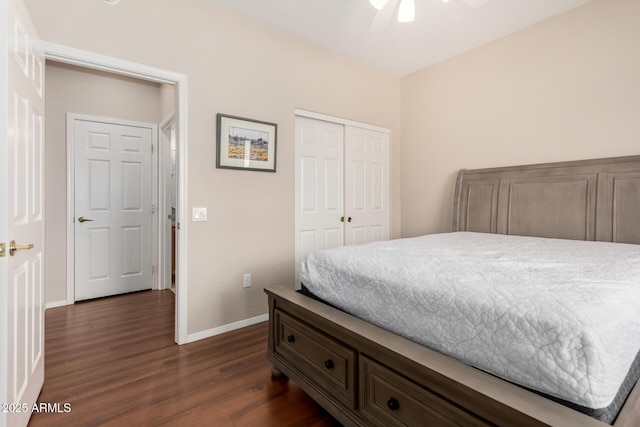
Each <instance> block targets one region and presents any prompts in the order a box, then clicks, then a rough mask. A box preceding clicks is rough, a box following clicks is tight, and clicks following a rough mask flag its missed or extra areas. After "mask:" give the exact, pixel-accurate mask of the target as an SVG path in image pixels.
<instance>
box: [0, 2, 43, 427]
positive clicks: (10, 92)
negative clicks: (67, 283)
mask: <svg viewBox="0 0 640 427" xmlns="http://www.w3.org/2000/svg"><path fill="white" fill-rule="evenodd" d="M0 17H1V18H0V20H1V21H2V25H0V28H1V30H0V31H1V32H2V34H1V35H0V37H1V39H0V49H2V51H1V52H0V55H2V66H1V68H0V403H2V404H3V407H2V410H1V411H0V427H8V426H10V427H21V426H26V425H27V423H28V422H29V418H30V416H31V411H32V408H33V405H34V403H35V402H36V399H37V398H38V394H39V393H40V390H41V388H42V384H43V382H44V179H43V178H44V174H43V168H44V164H43V163H44V162H43V154H44V55H43V54H42V52H41V51H39V49H38V37H37V34H36V32H35V29H34V26H33V24H32V23H31V19H30V18H29V15H28V13H27V10H26V8H25V7H24V4H23V3H22V1H21V0H0ZM5 64H6V65H5ZM5 404H6V405H7V406H4V405H5Z"/></svg>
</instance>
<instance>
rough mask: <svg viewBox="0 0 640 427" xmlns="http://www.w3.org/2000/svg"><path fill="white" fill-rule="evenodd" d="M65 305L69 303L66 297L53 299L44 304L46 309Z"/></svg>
mask: <svg viewBox="0 0 640 427" xmlns="http://www.w3.org/2000/svg"><path fill="white" fill-rule="evenodd" d="M65 305H69V303H68V302H67V300H66V299H63V300H60V301H52V302H48V303H46V304H45V305H44V309H45V310H48V309H50V308H56V307H62V306H65Z"/></svg>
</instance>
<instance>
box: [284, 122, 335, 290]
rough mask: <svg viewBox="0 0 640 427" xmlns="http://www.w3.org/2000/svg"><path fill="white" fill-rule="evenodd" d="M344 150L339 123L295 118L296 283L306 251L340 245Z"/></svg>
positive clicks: (307, 252)
mask: <svg viewBox="0 0 640 427" xmlns="http://www.w3.org/2000/svg"><path fill="white" fill-rule="evenodd" d="M343 150H344V131H343V127H342V126H341V125H338V124H335V123H329V122H323V121H319V120H312V119H307V118H304V117H296V179H295V181H296V184H295V185H296V190H295V191H296V201H295V203H296V230H295V235H296V237H295V238H296V257H295V259H296V284H298V283H299V277H300V276H299V270H300V262H301V261H302V260H303V259H304V257H305V256H306V255H307V254H309V253H311V252H314V251H318V250H321V249H329V248H333V247H336V246H342V245H343V242H344V240H343V236H344V226H343V223H342V222H341V221H340V218H341V216H342V215H343V210H344V209H343V206H344V201H343V200H344V196H343V185H344V184H343V162H344V152H343Z"/></svg>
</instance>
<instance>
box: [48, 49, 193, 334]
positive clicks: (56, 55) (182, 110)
mask: <svg viewBox="0 0 640 427" xmlns="http://www.w3.org/2000/svg"><path fill="white" fill-rule="evenodd" d="M43 47H44V51H45V56H46V58H47V59H48V60H50V61H55V62H59V63H63V64H70V65H75V66H79V67H82V68H86V69H89V70H97V71H101V72H106V73H113V74H115V75H120V76H128V77H133V78H136V79H140V80H142V81H146V82H154V83H160V84H166V85H171V86H173V87H174V88H175V95H174V101H175V118H176V157H177V162H176V179H177V185H178V191H177V202H176V228H177V235H176V243H177V244H176V278H175V281H176V284H177V289H176V310H175V312H176V319H175V320H176V321H175V340H176V342H177V343H178V344H184V343H186V342H187V340H188V338H187V310H186V308H187V307H186V289H187V282H186V281H187V277H186V274H184V272H185V271H186V262H187V241H186V226H187V224H186V222H185V221H182V216H183V215H184V213H185V212H186V180H185V178H186V172H185V171H186V166H187V159H186V153H187V130H186V125H187V116H186V105H187V90H186V86H187V78H186V76H184V75H181V74H177V73H173V72H170V71H166V70H161V69H157V68H154V67H148V66H145V65H142V64H137V63H133V62H129V61H123V60H120V59H117V58H112V57H108V56H103V55H97V54H94V53H91V52H86V51H81V50H77V49H72V48H68V47H66V46H61V45H56V44H52V43H47V42H44V43H43ZM159 181H160V182H159V183H157V184H158V185H159V186H162V187H164V186H163V185H162V180H159ZM160 191H162V189H161V190H160ZM71 211H72V209H71V207H70V206H67V212H71ZM157 213H158V215H157V216H158V217H159V218H166V217H167V212H165V208H164V206H163V205H159V206H158V207H157ZM66 220H67V221H68V222H67V232H68V230H73V227H72V223H71V221H72V220H73V215H68V214H67V218H66ZM157 223H158V225H157V227H158V235H160V232H159V228H160V224H161V223H162V221H157ZM70 241H72V239H71V238H69V237H68V236H67V242H70ZM162 244H164V243H163V242H162V239H159V242H158V243H157V244H156V247H157V248H159V249H160V250H159V251H158V253H162V252H163V250H164V249H163V248H162V247H160V245H162ZM57 250H59V247H58V249H57ZM72 250H73V248H72V247H71V248H70V247H69V245H68V247H67V269H66V272H67V280H66V282H67V295H66V303H67V304H71V303H73V301H74V295H73V286H69V283H71V284H73V281H74V280H73V279H74V278H73V271H74V265H73V254H72V253H71V251H72ZM156 256H157V255H156ZM157 259H159V260H162V257H160V256H157ZM158 267H159V265H157V264H156V268H158ZM156 276H160V275H158V274H157V275H156ZM159 283H160V282H159V281H157V280H156V282H155V283H154V288H157V289H159V288H160V287H159V286H160V285H159Z"/></svg>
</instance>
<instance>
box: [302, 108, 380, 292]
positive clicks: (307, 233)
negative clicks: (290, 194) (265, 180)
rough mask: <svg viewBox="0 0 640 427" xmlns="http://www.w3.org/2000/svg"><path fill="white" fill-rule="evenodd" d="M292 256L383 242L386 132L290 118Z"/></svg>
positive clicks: (316, 118) (351, 124) (306, 117)
mask: <svg viewBox="0 0 640 427" xmlns="http://www.w3.org/2000/svg"><path fill="white" fill-rule="evenodd" d="M295 144H296V150H295V159H296V166H295V195H296V197H295V204H296V208H295V251H296V254H295V255H296V256H295V258H296V286H297V287H299V284H300V281H299V278H300V275H299V270H300V262H302V260H303V259H304V257H305V256H306V255H307V254H309V253H311V252H314V251H317V250H322V249H329V248H333V247H337V246H343V245H352V244H359V243H366V242H372V241H376V240H388V239H389V234H390V233H389V227H390V206H389V203H390V194H389V193H390V184H391V183H390V173H389V163H390V147H389V144H390V131H389V130H388V129H385V128H381V127H377V126H371V125H367V124H361V123H357V122H352V121H348V120H342V119H337V118H333V117H328V116H323V115H318V114H315V113H306V114H305V115H303V114H298V115H296V141H295Z"/></svg>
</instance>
